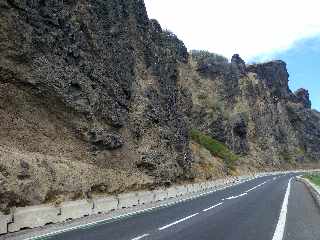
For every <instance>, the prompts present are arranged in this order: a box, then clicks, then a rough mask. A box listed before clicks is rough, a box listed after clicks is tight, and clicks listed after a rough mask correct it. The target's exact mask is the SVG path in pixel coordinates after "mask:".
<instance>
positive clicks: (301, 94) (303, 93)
mask: <svg viewBox="0 0 320 240" xmlns="http://www.w3.org/2000/svg"><path fill="white" fill-rule="evenodd" d="M294 94H295V95H296V96H297V98H298V101H299V102H301V103H302V104H303V106H304V107H305V108H311V101H310V99H309V92H308V90H306V89H303V88H300V89H298V90H297V91H295V92H294Z"/></svg>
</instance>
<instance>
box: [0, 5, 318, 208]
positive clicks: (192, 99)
mask: <svg viewBox="0 0 320 240" xmlns="http://www.w3.org/2000/svg"><path fill="white" fill-rule="evenodd" d="M219 59H220V60H219V61H218V62H216V63H211V62H210V61H202V62H201V63H200V62H197V61H195V59H194V58H193V57H192V56H191V57H189V54H188V52H187V49H186V48H185V46H184V44H183V42H181V41H180V40H179V39H178V38H177V37H176V36H175V35H174V34H173V33H171V32H168V31H163V30H162V29H161V26H160V25H159V23H158V22H157V21H156V20H149V19H148V16H147V13H146V9H145V6H144V3H143V1H142V0H108V1H105V0H95V1H93V0H88V1H82V0H68V1H61V0H47V1H43V0H0V128H1V131H0V211H7V210H8V209H9V208H10V207H12V206H26V205H32V204H39V203H44V202H53V201H55V202H60V201H62V200H64V199H77V198H84V197H90V196H91V195H92V194H97V193H110V194H113V193H118V192H123V191H129V190H137V189H142V188H154V187H156V186H159V185H164V184H165V185H167V184H171V183H174V182H181V181H187V180H191V179H194V178H202V179H208V178H212V177H217V176H223V175H224V174H226V171H225V168H226V166H225V163H224V162H223V161H222V159H221V158H219V157H217V156H213V154H212V153H211V152H210V151H208V150H206V149H204V148H203V146H201V144H198V143H195V142H193V141H190V139H189V130H191V129H192V128H195V129H197V130H199V131H201V132H203V133H205V134H207V135H209V136H211V137H212V138H214V139H216V140H218V141H220V142H223V143H225V144H226V145H227V146H229V148H231V149H232V150H233V151H234V152H235V153H237V154H238V155H240V156H241V159H242V160H243V162H241V161H240V162H239V164H241V163H243V165H244V166H249V167H253V168H257V167H261V168H264V169H265V168H267V167H270V166H273V167H274V166H278V167H284V166H285V165H286V164H287V165H289V166H294V165H295V164H297V163H306V162H308V161H310V160H319V159H320V147H319V146H320V127H319V126H320V116H319V115H320V114H319V113H318V112H315V111H313V110H311V109H310V106H311V103H310V100H309V96H308V92H307V91H306V90H298V91H297V92H296V93H295V94H293V93H292V92H291V91H290V90H289V88H288V73H287V70H286V65H285V63H284V62H282V61H273V62H269V63H265V64H257V65H250V66H247V65H246V64H245V62H244V61H243V60H242V59H241V58H240V56H239V55H234V56H233V57H232V60H231V63H229V62H228V61H227V60H223V59H221V58H219ZM241 166H242V165H241ZM241 166H238V167H239V168H240V167H241Z"/></svg>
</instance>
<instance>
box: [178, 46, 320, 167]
mask: <svg viewBox="0 0 320 240" xmlns="http://www.w3.org/2000/svg"><path fill="white" fill-rule="evenodd" d="M199 54H200V52H199V53H197V52H195V53H194V54H193V56H191V58H190V64H189V65H188V66H183V67H182V71H181V73H182V75H183V77H182V78H183V79H185V83H186V86H190V90H191V92H192V99H193V103H194V105H193V109H192V113H191V116H192V117H191V118H190V121H191V123H192V124H191V126H192V127H193V128H197V129H198V130H200V131H202V132H203V133H205V134H207V135H208V136H210V137H212V138H213V139H217V140H219V141H220V142H222V143H225V144H226V145H227V146H229V148H230V149H232V150H233V151H234V152H235V153H236V154H238V155H239V156H240V161H239V163H238V164H240V165H242V166H239V168H241V167H245V168H247V170H248V169H250V168H256V169H257V168H258V169H259V168H264V169H265V168H269V167H273V168H277V167H279V168H286V167H289V168H290V167H298V165H299V164H301V163H302V164H304V165H308V164H310V165H312V164H316V163H317V162H318V161H319V159H320V147H319V146H320V118H319V113H318V112H317V111H315V110H312V109H311V103H310V100H309V94H308V91H307V90H305V89H299V90H298V91H296V92H295V93H292V92H291V91H290V89H289V87H288V78H289V74H288V72H287V69H286V64H285V63H284V62H283V61H271V62H267V63H262V64H254V65H246V64H245V62H244V61H243V60H242V59H241V58H240V57H239V55H234V56H233V57H232V59H231V62H230V63H229V62H226V61H223V62H221V61H220V62H219V61H211V62H210V61H209V62H208V61H205V60H203V58H202V59H201V58H200V59H199V57H198V55H199ZM205 58H206V57H205Z"/></svg>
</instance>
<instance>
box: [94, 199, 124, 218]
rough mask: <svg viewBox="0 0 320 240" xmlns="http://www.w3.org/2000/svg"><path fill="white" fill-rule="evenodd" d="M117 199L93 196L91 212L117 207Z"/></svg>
mask: <svg viewBox="0 0 320 240" xmlns="http://www.w3.org/2000/svg"><path fill="white" fill-rule="evenodd" d="M118 204H119V200H118V199H117V198H116V197H113V196H111V197H95V198H93V206H94V207H93V213H94V214H99V213H107V212H110V211H112V210H116V209H117V208H118Z"/></svg>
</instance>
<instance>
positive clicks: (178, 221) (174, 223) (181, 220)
mask: <svg viewBox="0 0 320 240" xmlns="http://www.w3.org/2000/svg"><path fill="white" fill-rule="evenodd" d="M198 214H199V213H195V214H192V215H190V216H188V217H185V218H182V219H180V220H177V221H175V222H173V223H170V224H168V225H165V226H163V227H161V228H158V229H159V231H161V230H164V229H166V228H169V227H171V226H173V225H176V224H178V223H181V222H183V221H186V220H188V219H190V218H192V217H194V216H197V215H198Z"/></svg>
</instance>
